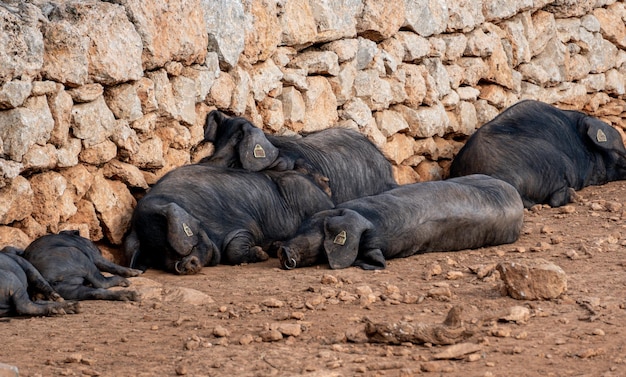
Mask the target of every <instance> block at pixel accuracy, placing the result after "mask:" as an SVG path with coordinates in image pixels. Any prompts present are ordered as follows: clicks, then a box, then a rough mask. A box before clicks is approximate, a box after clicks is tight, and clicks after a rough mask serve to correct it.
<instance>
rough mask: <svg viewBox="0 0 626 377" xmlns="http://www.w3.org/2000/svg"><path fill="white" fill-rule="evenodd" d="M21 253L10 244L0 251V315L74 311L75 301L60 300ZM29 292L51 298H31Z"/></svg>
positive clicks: (75, 310)
mask: <svg viewBox="0 0 626 377" xmlns="http://www.w3.org/2000/svg"><path fill="white" fill-rule="evenodd" d="M21 254H22V250H19V249H17V248H14V247H11V246H7V247H5V248H3V249H2V250H1V251H0V317H4V316H10V315H20V316H44V315H45V316H47V315H54V314H67V313H78V311H79V305H78V303H77V302H74V301H64V300H63V298H62V297H61V296H60V295H59V294H58V293H57V292H55V290H54V289H53V288H52V287H51V286H50V284H49V283H48V282H47V281H46V279H44V278H43V276H41V274H40V273H39V271H37V269H36V268H35V267H34V266H33V265H32V264H31V263H30V262H28V261H27V260H26V259H24V258H22V256H21ZM31 293H32V295H42V296H43V298H45V299H47V300H53V301H42V300H36V301H32V300H31Z"/></svg>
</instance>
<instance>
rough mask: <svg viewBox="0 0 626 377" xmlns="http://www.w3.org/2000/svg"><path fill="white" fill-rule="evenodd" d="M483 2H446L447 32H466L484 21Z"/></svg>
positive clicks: (481, 0) (480, 0)
mask: <svg viewBox="0 0 626 377" xmlns="http://www.w3.org/2000/svg"><path fill="white" fill-rule="evenodd" d="M482 8H483V0H479V1H450V2H448V25H447V28H446V30H447V31H448V32H453V31H463V32H467V31H470V30H472V29H474V28H475V27H476V26H478V25H480V24H482V23H483V22H484V21H485V17H484V16H483V9H482Z"/></svg>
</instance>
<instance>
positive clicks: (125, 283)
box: [118, 279, 130, 287]
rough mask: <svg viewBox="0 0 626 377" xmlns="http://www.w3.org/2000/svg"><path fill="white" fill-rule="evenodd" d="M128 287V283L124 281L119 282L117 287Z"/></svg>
mask: <svg viewBox="0 0 626 377" xmlns="http://www.w3.org/2000/svg"><path fill="white" fill-rule="evenodd" d="M128 286H130V281H129V280H126V279H122V280H120V283H119V285H118V287H128Z"/></svg>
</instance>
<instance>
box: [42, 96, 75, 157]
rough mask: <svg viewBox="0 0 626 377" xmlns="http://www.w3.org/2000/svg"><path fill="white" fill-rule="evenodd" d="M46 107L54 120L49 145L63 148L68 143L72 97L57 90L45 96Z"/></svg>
mask: <svg viewBox="0 0 626 377" xmlns="http://www.w3.org/2000/svg"><path fill="white" fill-rule="evenodd" d="M47 99H48V107H49V108H50V113H51V114H52V119H53V120H54V128H53V129H52V133H51V134H50V140H49V141H50V143H51V144H53V145H54V146H56V147H63V146H65V145H66V144H67V143H68V140H69V132H70V124H71V122H72V106H73V104H74V102H73V101H72V96H70V95H69V94H68V93H67V92H66V91H65V90H59V91H57V92H54V93H52V94H49V95H48V96H47Z"/></svg>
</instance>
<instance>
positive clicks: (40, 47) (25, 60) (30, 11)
mask: <svg viewBox="0 0 626 377" xmlns="http://www.w3.org/2000/svg"><path fill="white" fill-rule="evenodd" d="M18 4H19V8H18V9H15V12H12V11H11V10H10V7H2V8H0V24H1V25H11V27H3V28H2V29H1V30H0V41H1V43H0V45H1V46H2V48H0V61H1V62H2V64H0V82H6V81H11V80H13V79H14V78H19V77H22V76H34V75H35V74H37V73H38V72H39V70H40V69H41V67H42V65H43V54H44V43H43V35H42V33H41V31H40V29H39V25H38V24H39V20H38V19H39V18H40V17H43V15H42V14H41V11H40V10H39V9H38V8H37V7H36V6H35V5H33V4H28V3H18Z"/></svg>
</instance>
